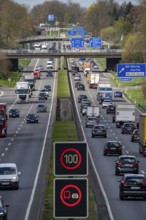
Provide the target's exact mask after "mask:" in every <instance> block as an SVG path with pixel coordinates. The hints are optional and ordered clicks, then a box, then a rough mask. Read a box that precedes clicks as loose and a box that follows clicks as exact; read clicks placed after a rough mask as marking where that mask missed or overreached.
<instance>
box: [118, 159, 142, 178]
mask: <svg viewBox="0 0 146 220" xmlns="http://www.w3.org/2000/svg"><path fill="white" fill-rule="evenodd" d="M125 173H135V174H138V173H139V161H138V160H137V159H136V156H134V155H121V156H119V157H118V158H117V160H116V161H115V175H119V174H125Z"/></svg>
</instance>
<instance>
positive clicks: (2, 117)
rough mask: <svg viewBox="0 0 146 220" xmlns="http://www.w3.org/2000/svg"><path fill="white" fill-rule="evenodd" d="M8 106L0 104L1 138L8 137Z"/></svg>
mask: <svg viewBox="0 0 146 220" xmlns="http://www.w3.org/2000/svg"><path fill="white" fill-rule="evenodd" d="M7 120H8V116H7V104H6V103H0V137H6V136H7Z"/></svg>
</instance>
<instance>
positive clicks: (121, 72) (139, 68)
mask: <svg viewBox="0 0 146 220" xmlns="http://www.w3.org/2000/svg"><path fill="white" fill-rule="evenodd" d="M117 73H118V77H135V78H139V77H145V76H146V65H145V64H143V63H140V64H137V63H136V64H135V63H126V64H118V65H117Z"/></svg>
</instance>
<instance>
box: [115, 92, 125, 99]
mask: <svg viewBox="0 0 146 220" xmlns="http://www.w3.org/2000/svg"><path fill="white" fill-rule="evenodd" d="M122 97H123V95H122V92H121V91H116V92H114V98H122Z"/></svg>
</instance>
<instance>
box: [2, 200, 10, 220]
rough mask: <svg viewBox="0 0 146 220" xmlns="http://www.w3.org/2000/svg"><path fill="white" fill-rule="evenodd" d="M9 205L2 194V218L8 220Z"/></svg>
mask: <svg viewBox="0 0 146 220" xmlns="http://www.w3.org/2000/svg"><path fill="white" fill-rule="evenodd" d="M8 207H9V204H6V203H4V199H3V197H2V196H0V219H1V220H8Z"/></svg>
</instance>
